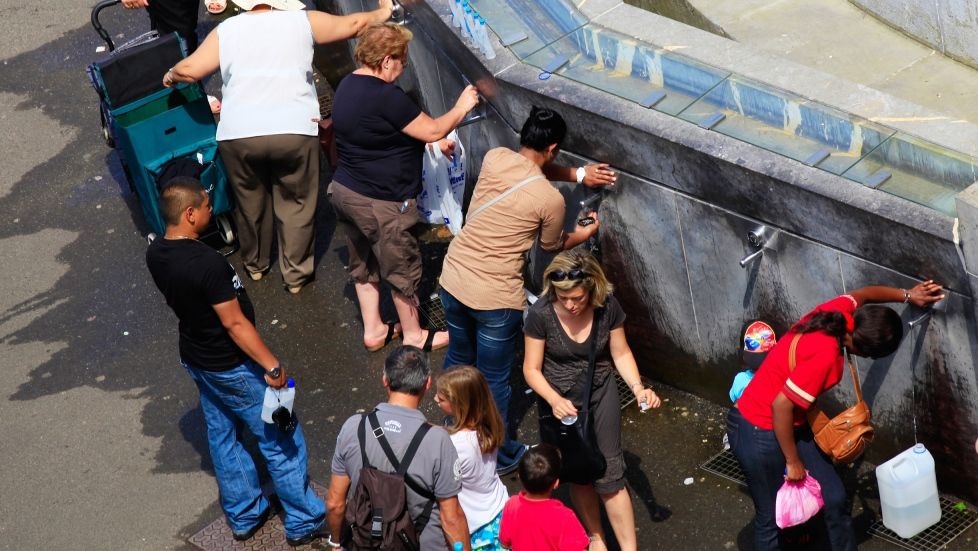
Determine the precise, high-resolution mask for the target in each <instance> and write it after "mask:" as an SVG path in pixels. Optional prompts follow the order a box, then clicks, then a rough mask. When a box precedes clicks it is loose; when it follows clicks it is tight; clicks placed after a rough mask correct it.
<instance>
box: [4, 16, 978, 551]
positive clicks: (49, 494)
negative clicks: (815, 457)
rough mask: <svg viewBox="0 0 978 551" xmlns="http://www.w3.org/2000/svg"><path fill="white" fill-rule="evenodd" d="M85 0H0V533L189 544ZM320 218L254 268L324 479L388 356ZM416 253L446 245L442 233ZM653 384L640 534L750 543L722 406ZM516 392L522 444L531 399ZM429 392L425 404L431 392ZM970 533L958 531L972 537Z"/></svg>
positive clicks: (157, 330)
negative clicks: (293, 253)
mask: <svg viewBox="0 0 978 551" xmlns="http://www.w3.org/2000/svg"><path fill="white" fill-rule="evenodd" d="M89 8H90V5H89V4H88V3H87V2H78V1H77V0H68V1H66V2H55V1H54V0H38V1H37V2H35V3H31V4H23V5H18V6H13V5H10V4H9V3H8V4H7V5H5V6H3V7H0V52H2V54H0V60H2V62H0V151H3V152H4V155H3V161H2V163H0V259H2V261H3V262H2V266H3V269H4V274H3V277H2V279H0V368H2V376H0V441H2V442H3V446H2V447H0V465H2V473H3V477H2V479H0V548H4V549H16V550H26V549H55V548H69V549H82V550H87V549H92V550H102V549H129V550H138V549H154V550H155V549H183V548H187V547H188V546H189V544H187V543H186V540H187V538H188V537H189V536H190V535H192V534H193V533H195V532H197V531H198V530H200V529H201V528H203V527H204V526H205V525H206V524H208V523H210V522H211V521H213V520H214V519H215V518H218V517H219V516H220V514H221V513H220V509H219V506H218V503H217V486H216V484H215V483H214V480H213V472H212V468H211V463H210V460H209V458H208V453H207V449H206V439H205V437H204V433H203V431H204V426H203V422H202V417H201V413H200V410H199V407H198V403H197V402H198V400H197V393H196V389H195V388H194V386H193V384H192V382H191V381H190V379H189V378H188V377H187V375H186V373H185V372H183V370H182V368H180V366H179V364H178V357H177V335H176V320H175V318H174V316H173V315H172V314H171V312H170V311H169V309H168V308H167V307H166V305H165V304H164V302H163V299H162V298H161V296H160V295H159V293H158V292H157V290H156V288H155V287H154V286H153V283H152V281H151V279H150V277H149V274H148V272H147V271H146V269H145V265H144V262H143V255H144V251H145V248H146V241H145V234H146V233H147V232H148V231H149V229H148V227H147V226H146V224H145V222H144V221H143V218H142V215H141V213H140V210H139V204H138V202H137V199H136V197H135V196H134V195H133V194H132V193H131V192H130V191H129V189H128V187H127V185H126V184H125V182H124V178H123V176H122V173H121V168H120V164H119V159H118V156H117V154H116V153H115V152H114V151H112V150H111V149H110V148H108V147H106V145H105V143H104V142H103V141H102V138H101V135H100V129H99V122H98V121H99V117H98V110H97V97H96V95H95V93H94V91H93V90H92V89H91V86H90V85H89V82H88V79H87V77H86V74H85V67H86V66H87V65H88V64H89V63H90V62H91V61H92V60H94V59H96V58H98V57H100V56H102V55H104V54H101V53H97V52H96V48H97V47H98V46H100V45H101V43H100V40H99V39H98V37H97V36H96V34H95V33H94V32H93V30H92V29H91V27H90V26H89V24H88V17H89ZM105 24H106V27H107V28H108V29H109V30H110V32H111V33H112V35H113V37H114V38H115V39H117V40H125V39H127V38H131V37H133V36H135V35H137V34H139V33H141V32H143V31H144V30H146V28H147V27H148V21H147V19H146V16H145V14H144V13H142V12H124V11H123V10H121V9H115V10H110V11H109V12H107V13H106V18H105ZM317 224H318V226H317V228H318V229H317V231H318V237H317V246H316V257H317V272H316V273H317V279H316V281H315V282H314V283H313V284H312V285H311V286H309V287H307V288H306V289H304V290H303V291H302V293H300V294H299V295H297V296H292V295H289V294H288V293H286V292H285V291H284V290H283V288H282V287H281V284H280V280H279V272H278V269H277V268H275V269H273V271H272V273H271V274H270V276H269V277H266V278H265V279H263V280H262V281H260V282H251V281H246V282H245V284H246V286H247V288H248V292H249V293H250V295H251V297H252V300H253V301H254V303H255V306H256V310H257V312H258V329H259V331H260V332H261V333H262V334H263V336H264V337H265V339H266V340H267V342H268V343H269V345H270V346H271V348H272V349H273V350H274V351H275V353H276V354H277V355H278V356H279V357H280V358H281V359H282V361H283V362H284V363H285V365H287V366H288V367H289V369H290V371H291V373H292V374H293V375H294V376H295V378H296V379H297V381H298V383H297V387H298V396H297V409H298V411H299V414H300V419H301V422H302V424H303V430H304V431H305V434H306V438H307V441H308V443H309V452H310V461H309V468H310V474H311V476H312V478H313V479H315V480H318V481H320V482H323V483H326V482H328V477H329V460H330V457H331V454H332V449H333V443H334V441H335V437H336V433H337V432H338V430H339V428H340V426H341V424H342V422H343V421H344V420H345V418H346V417H347V416H348V415H350V414H352V413H354V412H356V411H357V410H358V409H363V408H368V407H370V406H372V405H373V404H375V403H376V402H378V401H380V400H382V399H383V390H382V387H381V385H380V370H381V366H382V363H383V359H384V353H376V354H370V353H368V352H366V351H365V350H364V349H363V347H362V345H361V342H360V329H361V327H360V322H359V318H358V315H357V308H356V304H355V303H354V302H353V300H352V299H353V291H352V286H351V285H350V284H349V281H348V278H347V277H346V275H345V273H344V260H345V250H344V248H343V246H342V240H341V239H338V238H336V237H334V235H333V234H334V222H333V218H332V214H331V211H330V209H329V207H328V205H326V203H325V201H324V202H322V203H321V206H320V209H319V212H318V218H317ZM425 250H426V253H427V254H428V255H429V258H430V259H437V257H438V255H439V254H442V253H443V250H444V243H433V244H429V245H427V246H426V249H425ZM231 261H232V262H233V263H234V264H235V265H236V266H237V267H238V268H239V269H240V266H239V261H238V259H237V258H236V257H231ZM433 263H435V264H436V261H431V262H429V263H428V265H431V264H433ZM734 344H735V343H731V345H732V346H733V345H734ZM388 350H390V348H388ZM442 357H443V356H442V355H441V354H440V353H435V354H434V355H433V364H434V365H435V366H438V367H440V365H441V360H442ZM659 390H660V394H661V395H662V396H663V397H664V398H667V399H668V401H667V402H666V403H665V405H664V406H663V409H662V410H661V411H658V412H650V413H646V414H639V413H638V411H637V408H634V406H633V408H632V409H629V410H628V411H627V413H626V416H625V420H624V428H623V434H624V439H625V449H626V458H627V461H628V464H629V475H628V476H629V481H630V484H631V487H632V489H633V492H634V499H635V504H636V511H637V517H638V526H639V541H640V548H641V549H691V550H695V549H737V548H740V549H749V548H750V545H749V543H748V541H749V539H750V530H749V528H748V523H749V521H750V517H751V512H752V511H751V507H750V500H749V498H747V496H746V494H745V493H744V492H743V491H742V490H740V489H738V487H737V486H736V485H735V484H732V483H730V482H727V481H725V480H723V479H720V478H717V477H714V476H713V475H710V474H707V473H705V472H704V471H702V470H699V469H698V468H697V466H698V465H699V464H700V463H702V462H703V461H705V460H706V459H708V458H709V457H710V456H712V455H713V454H715V453H716V452H718V451H719V442H720V436H721V432H722V427H723V417H724V413H725V407H724V406H723V405H717V404H710V403H707V402H704V401H702V400H698V399H696V398H694V397H691V396H689V395H686V394H683V393H680V392H677V391H674V390H671V389H669V388H665V387H663V388H660V389H659ZM517 395H518V396H521V401H522V402H521V404H520V405H519V406H518V407H517V408H516V411H517V412H518V413H519V414H521V415H522V416H523V424H522V428H523V431H524V432H523V438H524V440H526V441H528V442H533V441H534V438H535V436H534V433H535V430H534V429H533V425H534V424H535V423H534V422H533V419H534V418H535V412H534V410H533V407H532V404H531V400H530V399H529V398H527V397H525V395H523V394H522V392H521V391H518V392H517ZM424 409H425V411H426V412H427V413H428V414H429V417H430V418H431V419H435V413H434V411H435V409H434V405H433V404H432V403H431V402H430V400H428V401H426V402H425V405H424ZM690 477H691V478H693V483H692V484H689V485H687V484H685V482H684V481H685V480H686V479H687V478H690ZM507 483H508V484H509V486H510V487H511V488H513V489H515V488H516V486H515V482H514V480H513V479H512V478H511V477H510V478H508V479H507ZM857 512H858V506H857ZM969 534H970V539H967V540H961V542H960V543H961V546H959V547H952V548H956V549H973V548H975V533H974V530H972V532H970V533H969ZM861 548H863V549H884V548H886V547H885V546H881V544H879V543H878V542H872V541H870V542H867V543H865V544H863V545H862V546H861Z"/></svg>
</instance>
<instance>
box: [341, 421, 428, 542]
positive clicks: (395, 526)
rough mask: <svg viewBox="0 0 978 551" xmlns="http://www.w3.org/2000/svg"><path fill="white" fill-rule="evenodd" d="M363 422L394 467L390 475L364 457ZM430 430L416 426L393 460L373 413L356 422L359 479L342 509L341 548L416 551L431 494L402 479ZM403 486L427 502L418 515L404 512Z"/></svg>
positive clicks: (406, 509) (406, 510)
mask: <svg viewBox="0 0 978 551" xmlns="http://www.w3.org/2000/svg"><path fill="white" fill-rule="evenodd" d="M368 420H369V421H370V429H371V431H372V432H373V435H374V436H375V437H376V438H377V442H378V443H379V444H380V447H381V448H382V449H383V450H384V455H386V456H387V460H388V461H389V462H390V464H391V465H392V466H393V468H394V472H393V473H385V472H383V471H380V470H378V469H376V468H375V467H373V466H372V465H371V464H370V461H369V460H368V459H367V452H366V451H365V450H366V423H367V421H368ZM430 428H431V425H429V424H428V423H422V424H421V426H420V427H418V432H416V433H414V438H412V439H411V443H410V444H409V445H408V447H407V451H405V452H404V458H403V459H401V460H400V461H398V460H397V457H396V456H395V455H394V450H393V449H391V446H390V443H389V442H387V437H386V436H385V435H384V429H383V428H381V427H380V422H379V421H378V420H377V410H374V411H371V412H370V413H369V414H365V415H363V416H362V417H361V418H360V426H359V427H358V428H357V439H358V440H359V441H360V458H361V459H362V462H363V467H362V468H361V469H360V479H359V481H357V487H356V489H355V490H354V492H353V499H351V500H350V503H349V504H348V506H347V508H346V515H345V520H346V524H347V526H349V528H350V531H349V534H348V537H347V538H346V540H347V541H346V542H345V547H346V548H347V549H349V550H351V551H356V550H360V549H383V550H391V551H417V550H418V549H420V543H419V539H420V537H421V532H422V531H423V530H424V527H425V526H426V525H427V524H428V519H429V518H431V511H432V509H433V508H434V506H435V495H434V494H432V493H431V492H429V491H428V490H427V489H425V488H424V487H423V486H421V484H419V483H418V482H417V481H415V480H414V479H413V478H411V477H410V476H408V474H407V470H408V467H409V466H410V465H411V460H412V459H414V455H415V454H416V453H417V451H418V448H419V447H421V441H422V440H424V436H425V434H427V433H428V429H430ZM407 488H411V490H412V491H414V493H416V494H418V495H420V496H422V497H424V498H426V499H427V500H428V503H427V504H426V505H425V507H424V511H423V512H422V514H421V516H420V517H419V518H417V519H414V520H412V519H411V515H410V514H409V512H408V505H407Z"/></svg>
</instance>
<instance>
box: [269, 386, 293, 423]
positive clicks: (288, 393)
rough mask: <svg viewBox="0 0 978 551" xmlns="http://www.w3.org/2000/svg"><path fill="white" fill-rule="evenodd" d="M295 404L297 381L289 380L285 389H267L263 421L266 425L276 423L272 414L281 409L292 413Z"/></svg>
mask: <svg viewBox="0 0 978 551" xmlns="http://www.w3.org/2000/svg"><path fill="white" fill-rule="evenodd" d="M294 403H295V380H293V379H289V382H288V384H287V385H286V386H285V388H272V387H265V400H264V401H263V402H262V406H261V420H262V421H264V422H266V423H274V422H275V419H273V418H272V414H274V413H275V410H277V409H278V408H280V407H284V408H285V409H287V410H288V411H289V413H292V405H293V404H294Z"/></svg>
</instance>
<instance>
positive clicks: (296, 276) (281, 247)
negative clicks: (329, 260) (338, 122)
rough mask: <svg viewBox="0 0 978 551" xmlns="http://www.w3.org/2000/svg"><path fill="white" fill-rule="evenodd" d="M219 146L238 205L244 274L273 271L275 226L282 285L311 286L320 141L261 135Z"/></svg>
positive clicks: (223, 142) (292, 136)
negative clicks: (308, 284) (273, 235)
mask: <svg viewBox="0 0 978 551" xmlns="http://www.w3.org/2000/svg"><path fill="white" fill-rule="evenodd" d="M218 147H219V149H220V151H221V158H222V159H223V160H224V166H225V167H226V168H227V172H228V178H229V179H230V184H231V188H232V189H234V197H235V199H236V200H237V208H236V209H235V211H234V215H235V223H236V224H237V229H238V242H239V244H240V245H241V259H242V262H243V263H244V267H245V269H246V270H248V271H249V272H252V273H254V272H266V271H268V269H269V267H270V266H271V254H272V233H273V226H274V231H275V232H276V233H277V234H278V262H279V268H280V269H281V270H282V279H283V281H284V282H285V284H286V285H288V286H290V287H294V286H298V285H304V284H305V283H308V282H309V281H310V280H312V278H313V275H314V274H313V270H314V268H315V267H314V266H313V240H314V237H315V227H314V224H313V222H314V218H315V215H316V199H317V197H318V195H319V141H318V139H317V137H316V136H303V135H299V134H277V135H272V136H256V137H254V138H240V139H237V140H224V141H221V142H218ZM273 217H274V220H273Z"/></svg>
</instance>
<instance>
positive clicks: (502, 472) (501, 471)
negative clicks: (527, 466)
mask: <svg viewBox="0 0 978 551" xmlns="http://www.w3.org/2000/svg"><path fill="white" fill-rule="evenodd" d="M528 449H530V446H527V445H525V444H524V445H523V447H522V448H520V451H518V452H517V453H516V457H514V458H513V462H512V463H509V464H506V465H500V464H498V463H497V464H496V474H497V475H499V476H506V475H508V474H510V473H511V472H513V471H515V470H516V468H517V467H519V466H520V459H523V456H524V455H526V450H528Z"/></svg>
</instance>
